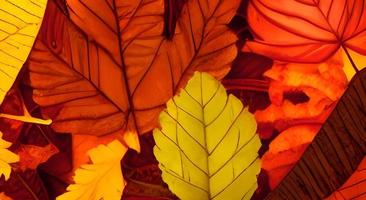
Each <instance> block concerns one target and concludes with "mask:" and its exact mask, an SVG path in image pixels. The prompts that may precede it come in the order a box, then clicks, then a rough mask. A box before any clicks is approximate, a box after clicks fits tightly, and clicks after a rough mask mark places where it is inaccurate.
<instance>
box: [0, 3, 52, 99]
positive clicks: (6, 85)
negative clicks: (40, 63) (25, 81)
mask: <svg viewBox="0 0 366 200" xmlns="http://www.w3.org/2000/svg"><path fill="white" fill-rule="evenodd" d="M46 4H47V0H22V1H10V0H9V1H8V0H1V1H0V19H1V20H0V81H1V84H0V104H1V103H2V102H3V100H4V97H5V95H6V93H7V92H8V91H9V89H10V88H11V86H12V85H13V83H14V81H15V79H16V78H17V76H18V73H19V71H20V69H21V68H22V67H23V64H24V62H25V61H26V60H27V57H28V54H29V52H30V51H31V48H32V46H33V43H34V40H35V38H36V36H37V33H38V30H39V28H40V27H41V23H42V19H43V15H44V11H45V9H46Z"/></svg>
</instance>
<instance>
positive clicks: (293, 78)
mask: <svg viewBox="0 0 366 200" xmlns="http://www.w3.org/2000/svg"><path fill="white" fill-rule="evenodd" d="M342 67H343V62H342V60H341V57H340V55H339V54H335V56H333V57H332V58H331V59H329V60H327V61H326V62H323V63H320V64H294V63H288V64H283V63H278V62H277V63H275V64H274V65H273V67H272V68H271V69H270V70H268V71H266V72H265V73H264V75H265V76H266V77H268V78H269V79H270V86H269V97H270V99H271V102H272V104H271V105H270V106H269V107H267V108H266V109H265V110H262V111H257V112H256V113H255V116H256V119H257V122H259V123H274V126H275V128H277V129H278V130H280V131H281V130H283V129H285V128H286V127H288V126H290V125H292V124H301V123H318V124H319V123H323V122H324V121H325V119H326V118H327V117H328V115H329V114H330V112H331V110H332V106H333V105H334V102H336V101H337V100H338V99H339V98H340V97H341V95H342V94H343V92H344V89H345V88H346V86H347V78H346V76H345V74H344V72H343V70H342ZM292 91H301V92H303V93H304V94H306V96H308V97H309V100H308V101H306V102H301V103H297V104H294V103H292V102H291V101H290V100H288V99H285V98H284V96H285V95H284V94H285V93H286V92H292Z"/></svg>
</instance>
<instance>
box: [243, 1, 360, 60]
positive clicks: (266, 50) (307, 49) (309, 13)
mask: <svg viewBox="0 0 366 200" xmlns="http://www.w3.org/2000/svg"><path fill="white" fill-rule="evenodd" d="M364 4H365V1H364V0H280V1H271V0H250V3H249V7H248V21H249V24H250V26H251V28H252V30H253V33H254V35H255V36H256V39H255V41H253V42H252V41H250V42H248V43H247V46H246V48H249V49H251V50H253V51H254V52H256V53H260V54H264V55H267V56H269V57H271V58H274V59H276V60H281V61H289V62H321V61H324V60H326V58H329V57H330V56H331V55H332V54H333V53H335V52H336V51H337V50H338V49H339V48H340V47H342V48H343V49H344V50H345V51H347V49H349V50H353V51H356V52H358V53H361V54H364V55H365V54H366V48H365V44H366V9H365V5H364ZM360 67H361V66H360Z"/></svg>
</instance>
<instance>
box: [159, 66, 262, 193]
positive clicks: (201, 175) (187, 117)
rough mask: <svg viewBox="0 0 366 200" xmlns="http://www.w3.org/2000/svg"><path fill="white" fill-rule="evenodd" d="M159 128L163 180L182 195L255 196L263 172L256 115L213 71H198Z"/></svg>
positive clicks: (174, 99)
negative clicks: (259, 177)
mask: <svg viewBox="0 0 366 200" xmlns="http://www.w3.org/2000/svg"><path fill="white" fill-rule="evenodd" d="M160 123H161V127H162V128H161V129H160V130H159V129H156V130H154V139H155V141H156V146H155V148H154V154H155V156H156V158H157V159H158V161H159V162H160V165H159V166H160V168H161V170H162V177H163V180H164V181H165V182H166V183H167V184H168V185H169V189H170V190H171V191H172V192H173V193H175V194H176V195H177V196H178V197H179V198H180V199H240V198H241V199H250V198H251V196H252V194H253V193H254V191H255V189H256V188H257V178H256V175H257V174H258V173H259V171H260V160H259V158H258V153H257V152H258V149H259V148H260V146H261V144H260V140H259V137H258V135H257V134H256V132H255V131H256V123H255V120H254V116H253V115H252V114H250V113H249V112H248V110H247V108H243V105H242V104H241V102H240V101H239V100H238V99H237V98H235V97H234V96H232V95H229V96H227V94H226V91H225V88H224V87H223V86H222V85H221V84H220V83H219V82H218V81H217V80H215V79H214V78H213V77H212V76H210V75H208V74H206V73H200V72H197V73H195V75H194V76H193V78H192V79H191V80H190V81H189V82H188V84H187V86H186V87H185V88H184V89H182V90H181V92H180V94H179V95H177V96H175V97H174V98H173V99H171V100H170V101H169V102H168V103H167V109H166V110H165V111H163V112H162V113H161V115H160Z"/></svg>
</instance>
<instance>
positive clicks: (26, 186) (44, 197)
mask: <svg viewBox="0 0 366 200" xmlns="http://www.w3.org/2000/svg"><path fill="white" fill-rule="evenodd" d="M0 191H4V192H5V194H6V195H8V196H9V197H11V198H12V199H14V200H18V199H19V200H20V199H40V200H50V198H49V195H48V192H47V190H46V187H45V185H44V183H43V182H42V179H41V178H40V176H39V174H38V173H37V171H35V170H26V171H24V172H22V171H19V172H17V171H14V172H13V173H11V175H10V178H9V180H7V181H5V182H1V181H0Z"/></svg>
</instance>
